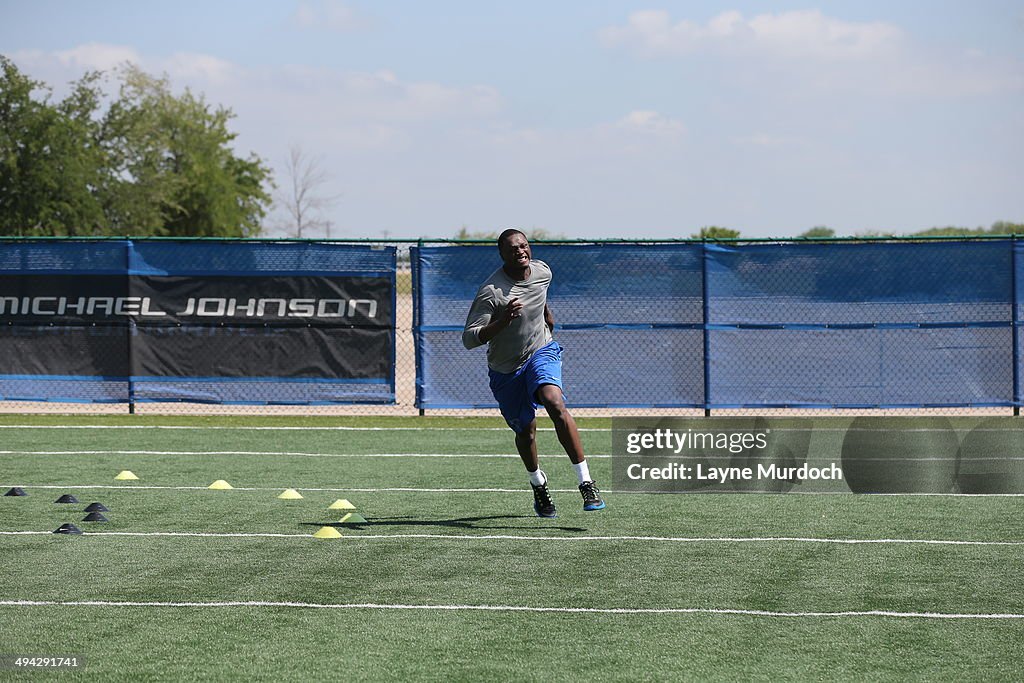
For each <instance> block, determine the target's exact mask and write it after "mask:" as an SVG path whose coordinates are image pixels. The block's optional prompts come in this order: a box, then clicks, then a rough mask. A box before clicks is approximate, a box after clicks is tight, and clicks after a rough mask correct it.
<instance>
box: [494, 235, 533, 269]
mask: <svg viewBox="0 0 1024 683" xmlns="http://www.w3.org/2000/svg"><path fill="white" fill-rule="evenodd" d="M500 253H501V260H502V261H504V262H505V265H506V266H508V267H509V268H513V269H519V268H526V267H527V266H529V265H530V243H529V242H527V241H526V238H525V237H523V236H522V235H520V234H519V233H514V234H513V235H511V236H510V237H508V238H506V239H505V241H504V242H502V245H501V250H500Z"/></svg>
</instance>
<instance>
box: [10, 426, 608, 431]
mask: <svg viewBox="0 0 1024 683" xmlns="http://www.w3.org/2000/svg"><path fill="white" fill-rule="evenodd" d="M0 429H171V430H177V429H180V430H186V431H239V432H291V431H298V432H452V431H455V432H509V431H511V430H510V429H509V428H508V427H284V426H282V427H271V426H256V425H249V426H239V427H215V426H196V427H190V426H187V425H0ZM537 431H538V432H554V431H555V429H554V427H538V428H537ZM579 431H581V432H610V431H612V430H611V428H610V427H580V428H579Z"/></svg>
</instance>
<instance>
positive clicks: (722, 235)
mask: <svg viewBox="0 0 1024 683" xmlns="http://www.w3.org/2000/svg"><path fill="white" fill-rule="evenodd" d="M739 236H740V231H739V230H733V229H731V228H722V227H719V226H717V225H705V226H704V227H703V228H701V229H700V232H698V233H695V234H693V235H690V237H693V238H695V239H702V240H727V239H735V238H736V237H739Z"/></svg>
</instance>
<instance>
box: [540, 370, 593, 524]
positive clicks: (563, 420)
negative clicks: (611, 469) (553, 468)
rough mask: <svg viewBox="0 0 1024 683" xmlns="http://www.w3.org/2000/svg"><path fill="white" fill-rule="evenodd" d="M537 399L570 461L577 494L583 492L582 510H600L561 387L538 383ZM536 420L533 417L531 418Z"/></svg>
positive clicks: (578, 437) (581, 445)
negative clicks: (577, 487) (578, 484)
mask: <svg viewBox="0 0 1024 683" xmlns="http://www.w3.org/2000/svg"><path fill="white" fill-rule="evenodd" d="M537 400H538V401H540V403H541V404H542V405H543V406H544V409H545V410H547V411H548V416H549V417H550V418H551V421H552V422H554V423H555V433H556V434H557V435H558V441H559V443H561V444H562V448H564V449H565V453H566V455H568V456H569V460H571V461H572V465H573V469H575V470H576V477H577V479H578V480H579V482H580V486H579V488H580V494H582V496H583V509H584V510H588V511H589V510H600V509H602V508H604V506H605V503H604V501H603V500H602V499H601V495H600V491H599V490H598V488H597V485H596V484H595V483H594V480H593V478H592V477H591V476H590V467H589V465H587V458H586V456H585V455H583V444H582V442H581V441H580V430H579V429H577V428H576V420H574V419H573V417H572V414H571V413H570V412H569V410H568V409H567V408H566V407H565V398H564V397H563V396H562V389H561V388H560V387H558V386H557V385H555V384H542V385H541V386H539V387H537ZM535 423H536V421H535Z"/></svg>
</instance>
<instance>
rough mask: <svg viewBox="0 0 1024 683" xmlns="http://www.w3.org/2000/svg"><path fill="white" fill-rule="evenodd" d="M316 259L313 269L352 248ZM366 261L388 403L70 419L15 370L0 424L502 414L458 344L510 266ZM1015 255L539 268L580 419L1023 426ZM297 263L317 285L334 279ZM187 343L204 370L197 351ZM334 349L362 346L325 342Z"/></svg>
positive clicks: (737, 250)
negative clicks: (964, 421) (387, 353)
mask: <svg viewBox="0 0 1024 683" xmlns="http://www.w3.org/2000/svg"><path fill="white" fill-rule="evenodd" d="M55 243H56V244H62V243H63V242H61V241H55ZM40 244H43V245H46V243H45V242H41V243H40ZM307 244H312V245H313V246H314V249H313V251H314V252H317V253H319V252H320V251H321V250H322V251H323V252H324V253H329V252H330V251H331V250H332V249H337V248H338V247H343V246H352V245H353V243H351V242H345V241H331V242H316V243H307ZM356 245H357V246H359V247H365V248H368V249H373V250H376V252H375V253H376V254H377V255H378V256H379V254H380V253H381V250H382V249H385V248H394V249H395V255H394V259H395V263H396V266H397V267H396V270H395V273H394V277H393V283H394V285H393V304H394V325H395V328H394V336H393V339H394V344H393V350H392V351H391V353H393V366H392V367H393V387H394V392H393V401H388V402H386V403H374V404H364V403H353V402H349V401H351V400H352V397H351V396H346V397H340V398H339V397H338V396H334V397H331V395H330V394H327V395H325V396H321V395H320V394H316V395H311V396H306V395H304V394H302V393H301V392H300V394H298V395H296V396H293V397H292V398H291V399H290V400H284V401H277V402H275V401H268V402H265V403H262V404H256V403H255V402H251V401H250V402H244V403H242V402H238V403H224V402H222V401H219V400H218V399H217V397H216V396H214V397H213V399H212V400H211V401H195V400H189V399H188V398H187V397H183V398H182V399H181V400H174V398H173V396H165V397H163V398H166V399H168V400H160V401H157V402H145V401H138V402H134V403H133V402H131V401H125V400H123V399H120V398H118V396H123V394H119V393H118V392H119V391H120V390H121V389H122V388H120V387H118V386H116V385H115V384H114V383H109V382H105V381H96V380H88V379H83V378H67V379H54V380H53V381H54V382H66V383H70V384H72V385H73V386H72V387H71V388H70V389H76V388H77V389H81V387H82V386H83V385H82V384H81V383H82V382H89V381H92V383H93V384H95V386H96V391H98V392H100V393H99V394H95V395H91V394H89V393H82V392H80V391H79V393H80V394H81V396H82V397H81V399H80V400H77V401H75V402H67V401H60V400H46V401H39V400H12V399H23V398H26V396H27V394H26V393H25V392H22V394H21V395H19V393H18V392H19V385H18V382H24V381H31V377H30V376H28V375H27V374H26V373H24V372H13V371H11V370H10V369H8V370H6V371H2V372H5V373H6V377H7V380H6V381H5V383H4V384H3V395H2V398H3V399H4V400H2V401H0V411H2V412H7V413H12V412H32V413H35V412H60V413H67V412H76V413H126V412H135V413H138V414H211V413H216V414H261V415H273V414H301V415H410V416H411V415H419V414H439V415H442V414H443V415H494V416H496V415H497V414H498V413H497V411H496V410H495V409H493V407H491V406H492V405H493V399H492V397H491V396H490V393H489V391H488V389H487V367H486V359H485V351H484V349H483V348H478V349H474V350H471V351H467V350H465V349H464V348H463V347H462V343H461V330H462V325H463V324H464V322H465V316H466V313H467V312H468V309H469V305H470V302H471V301H472V299H473V296H474V295H475V293H476V290H477V288H478V287H479V285H480V284H481V283H482V282H483V281H484V280H485V279H486V278H487V277H488V276H489V275H490V274H491V273H492V272H493V271H494V270H495V269H497V268H498V267H500V265H501V262H500V258H499V255H498V252H497V249H496V248H495V245H494V243H493V242H486V243H482V242H479V241H475V242H474V241H469V242H454V241H452V242H441V241H418V242H412V241H409V242H404V241H396V240H391V241H388V242H382V243H369V242H358V243H356ZM50 246H52V245H50ZM7 247H8V245H7V244H5V245H4V248H5V249H6V248H7ZM98 247H99V245H98ZM47 248H49V246H48V247H47ZM210 248H211V252H210V253H211V254H213V253H215V252H216V250H217V249H218V248H220V247H218V246H217V244H211V245H210ZM154 249H155V247H154ZM1018 250H1019V245H1018V244H1017V242H1016V240H1014V239H1008V238H1001V239H956V240H950V239H945V240H921V239H914V240H906V239H904V240H847V241H844V240H822V241H805V240H773V241H768V240H762V241H758V240H747V241H742V240H739V241H731V240H729V241H707V242H703V241H687V240H679V241H666V242H645V241H636V242H626V241H606V242H572V243H565V242H546V241H538V242H535V243H534V244H533V256H534V258H535V259H539V260H543V261H545V262H547V263H548V264H549V265H551V267H552V270H553V272H554V279H553V282H552V286H551V290H550V293H549V303H550V306H551V308H552V310H553V313H554V315H555V318H556V329H555V338H556V339H557V340H558V341H559V343H560V344H561V345H562V346H563V347H564V349H565V353H564V366H565V367H564V379H565V389H566V395H567V402H568V404H569V406H570V407H571V408H572V409H573V412H574V413H575V414H576V415H580V416H586V415H704V414H716V415H819V414H823V413H829V414H867V415H871V414H927V413H938V414H968V413H972V414H974V413H992V414H1010V413H1015V411H1016V409H1017V408H1016V406H1019V404H1020V387H1019V368H1020V365H1021V355H1022V354H1021V352H1022V348H1021V346H1020V341H1019V338H1018V337H1019V335H1018V327H1019V319H1020V313H1021V309H1020V306H1021V304H1020V303H1019V302H1020V301H1021V299H1022V297H1021V292H1020V291H1018V290H1019V284H1018V282H1019V281H1021V279H1020V278H1018V277H1017V269H1018V263H1019V262H1020V259H1019V257H1018V253H1017V252H1018ZM157 251H159V249H157ZM9 256H10V252H9V250H8V257H9ZM211 258H213V257H212V256H211ZM7 261H8V262H9V261H10V258H8V259H7ZM10 265H11V264H10V263H8V266H10ZM186 265H187V264H177V266H176V267H178V268H181V267H184V266H186ZM207 265H209V264H207ZM236 265H237V264H236ZM295 265H296V264H294V263H291V264H289V263H288V262H287V260H286V261H284V262H280V263H276V264H275V265H274V266H273V267H267V268H265V269H264V270H263V271H259V272H258V273H257V274H258V276H259V277H263V278H272V277H275V276H279V275H283V274H286V273H287V272H289V268H290V267H294V266H295ZM299 265H300V266H301V268H300V270H301V271H302V272H306V273H322V271H321V270H319V269H320V268H321V267H322V265H323V264H321V265H318V266H316V267H312V266H310V265H309V263H308V262H302V263H300V264H299ZM323 267H326V266H323ZM332 267H333V266H332ZM346 267H354V266H352V264H349V266H346ZM375 267H377V266H375ZM232 268H235V266H232ZM236 270H237V269H236ZM257 270H258V269H257ZM196 272H200V270H197V271H196ZM202 272H206V273H209V272H210V271H209V269H207V270H205V271H202ZM232 272H235V271H234V270H233V271H232ZM46 274H47V273H46V270H45V269H42V270H41V271H40V272H37V273H35V275H36V276H40V277H45V276H46ZM24 278H25V274H24V273H23V272H20V271H18V270H16V269H15V268H14V267H13V266H12V267H9V268H8V269H7V271H6V272H3V273H0V280H2V282H3V284H4V287H5V291H4V292H3V293H0V297H2V296H8V295H10V296H11V297H17V296H21V294H18V292H23V291H24V287H25V279H24ZM253 286H256V285H253ZM154 296H156V293H154ZM242 296H243V294H242V292H241V290H240V291H239V294H238V298H241V297H242ZM268 296H269V295H268ZM278 322H282V321H278ZM8 323H10V321H8ZM17 327H18V326H17V325H13V324H7V325H6V329H4V330H3V331H4V332H6V333H7V335H8V337H11V336H16V335H21V341H20V342H19V344H21V345H22V346H20V347H18V348H25V347H24V344H29V345H32V346H34V347H36V348H37V349H38V348H43V347H45V345H46V344H53V341H52V340H53V335H52V333H48V332H47V330H46V329H45V327H46V326H22V328H21V329H18V330H17V331H15V328H17ZM242 327H243V329H244V326H242ZM250 331H252V330H250ZM257 332H258V330H257ZM33 335H34V336H33ZM82 339H83V340H84V341H82V342H81V343H83V344H86V345H91V347H90V348H91V349H92V351H91V352H92V353H97V354H99V355H101V356H103V355H109V356H112V357H115V358H116V357H118V356H123V355H124V354H125V353H129V351H128V350H127V349H126V348H124V344H123V343H122V342H120V341H118V338H117V337H116V336H111V335H108V336H107V337H104V336H103V335H102V334H99V333H96V332H93V333H91V335H89V336H86V337H83V338H82ZM250 341H251V340H250ZM279 342H280V337H279V336H275V335H273V334H266V336H265V337H264V338H260V339H259V340H257V346H259V347H265V348H267V349H269V351H268V353H271V354H273V353H274V351H273V350H274V349H275V348H276V345H278V344H279ZM78 343H79V342H78V341H76V342H74V343H72V344H70V346H69V344H68V343H67V340H65V342H63V343H59V344H57V346H55V347H54V348H52V349H45V350H44V351H42V352H43V353H47V354H49V353H62V352H66V349H68V348H74V347H75V346H76V345H77V344H78ZM191 343H194V344H196V346H195V348H194V351H195V352H196V353H203V348H204V346H203V344H202V340H201V339H199V340H198V341H197V340H196V338H192V340H191ZM320 343H321V344H325V345H330V344H342V345H344V344H346V343H348V342H345V341H338V339H337V337H335V336H334V333H333V332H332V328H330V327H327V328H326V329H325V330H324V331H322V333H321V340H320ZM98 347H103V348H98ZM62 349H63V351H62ZM104 349H105V350H104ZM226 353H232V349H231V348H228V349H227V351H226ZM296 367H298V368H300V369H301V367H302V364H301V363H299V364H298V365H297V366H296ZM312 374H315V373H312ZM279 386H280V385H279ZM296 386H299V385H296ZM54 388H55V389H59V388H60V387H57V386H56V385H55V386H54ZM249 388H250V389H251V388H252V387H249ZM70 389H69V391H63V392H62V391H55V392H54V395H55V396H60V395H62V394H67V393H71V391H70ZM103 392H107V393H103ZM111 392H112V393H111ZM29 393H30V392H29Z"/></svg>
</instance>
